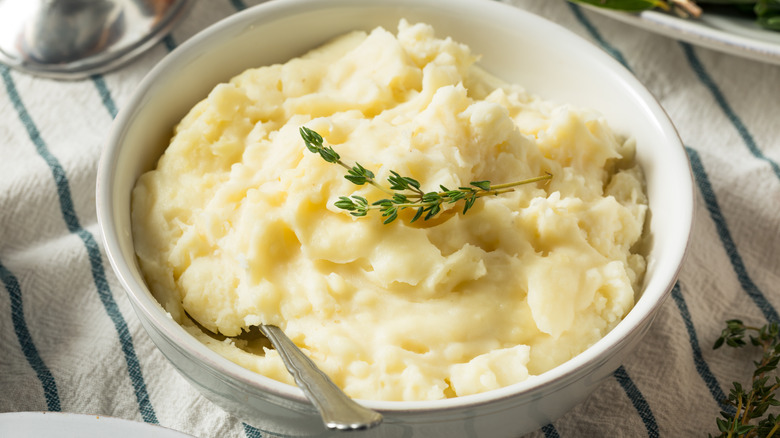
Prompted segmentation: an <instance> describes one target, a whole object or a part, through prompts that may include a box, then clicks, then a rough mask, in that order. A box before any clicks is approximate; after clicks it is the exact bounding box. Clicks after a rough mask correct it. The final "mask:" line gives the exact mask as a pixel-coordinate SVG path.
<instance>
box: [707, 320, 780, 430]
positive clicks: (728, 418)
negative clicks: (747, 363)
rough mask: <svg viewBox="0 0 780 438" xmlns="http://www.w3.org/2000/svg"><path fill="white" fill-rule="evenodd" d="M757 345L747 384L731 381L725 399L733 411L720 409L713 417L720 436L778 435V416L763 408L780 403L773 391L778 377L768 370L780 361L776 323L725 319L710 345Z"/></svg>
mask: <svg viewBox="0 0 780 438" xmlns="http://www.w3.org/2000/svg"><path fill="white" fill-rule="evenodd" d="M746 336H747V338H748V339H749V342H750V344H751V345H753V346H755V347H759V348H760V349H761V351H762V355H761V360H759V361H755V362H754V365H755V367H756V369H755V370H754V371H753V377H752V380H751V387H750V388H749V389H748V388H745V387H743V386H742V384H740V383H739V382H734V383H733V387H732V389H731V391H730V392H729V395H728V399H727V400H725V402H726V403H727V404H728V405H730V406H733V407H734V408H735V409H734V412H721V413H720V415H721V416H720V417H718V418H717V419H716V423H717V426H718V431H719V432H720V435H716V436H717V437H722V438H732V437H740V438H753V437H766V438H768V437H772V436H780V434H778V430H780V416H777V415H775V414H772V413H770V414H768V415H767V416H766V418H764V415H766V414H767V411H768V410H769V409H770V408H772V407H776V406H780V400H777V399H776V398H775V393H776V391H777V390H778V389H780V377H777V376H774V377H771V376H770V375H769V374H770V373H772V372H773V371H775V370H776V369H777V366H778V363H780V327H778V324H777V323H770V324H767V325H764V326H763V327H752V326H748V325H745V324H744V323H743V322H742V321H741V320H738V319H732V320H729V321H726V328H724V329H723V331H722V332H721V335H720V337H719V338H718V339H717V340H716V341H715V345H714V346H713V348H714V349H717V348H720V347H721V346H723V345H727V346H729V347H734V348H741V347H744V346H745V345H747V344H748V341H746V340H745V337H746Z"/></svg>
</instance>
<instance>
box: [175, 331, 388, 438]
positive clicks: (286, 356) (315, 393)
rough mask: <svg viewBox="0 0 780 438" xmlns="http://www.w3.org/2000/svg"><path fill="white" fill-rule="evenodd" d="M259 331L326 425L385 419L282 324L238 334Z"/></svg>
mask: <svg viewBox="0 0 780 438" xmlns="http://www.w3.org/2000/svg"><path fill="white" fill-rule="evenodd" d="M190 319H191V320H192V321H193V322H194V323H195V324H196V325H198V326H199V327H200V328H201V329H202V330H205V331H208V332H211V333H214V332H212V331H211V330H209V329H207V328H205V327H204V326H203V325H201V324H199V323H198V321H196V320H195V318H193V317H192V316H190ZM256 331H259V332H260V333H262V334H263V335H265V337H267V338H268V340H269V341H271V344H272V345H273V346H274V348H275V349H276V351H278V352H279V356H281V358H282V361H283V362H284V366H285V367H287V371H289V372H290V374H291V375H292V376H293V379H294V380H295V383H296V384H297V385H298V387H299V388H301V390H302V391H303V393H304V394H305V395H306V398H308V399H309V401H311V402H312V404H313V405H314V407H315V408H317V411H319V413H320V416H321V417H322V421H323V423H325V427H327V428H328V429H334V430H364V429H370V428H372V427H374V426H378V425H379V423H381V422H382V414H380V413H379V412H376V411H373V410H371V409H368V408H366V407H364V406H362V405H360V404H358V403H357V402H355V401H354V400H352V399H351V398H349V396H348V395H346V394H345V393H344V391H342V390H341V388H339V387H338V386H336V384H335V383H333V381H332V380H330V378H329V377H328V376H327V375H326V374H325V373H323V372H322V370H320V369H319V368H317V365H315V364H314V362H313V361H312V360H311V359H309V357H308V356H306V355H305V354H303V351H301V349H300V348H298V346H297V345H295V343H294V342H293V341H292V340H291V339H290V338H289V337H287V335H286V334H284V331H283V330H282V329H280V328H279V327H277V326H275V325H264V324H261V325H259V326H253V327H250V329H249V331H248V332H245V333H243V334H241V335H239V336H237V337H238V338H241V339H244V340H249V339H252V338H255V337H257V336H259V335H260V333H256Z"/></svg>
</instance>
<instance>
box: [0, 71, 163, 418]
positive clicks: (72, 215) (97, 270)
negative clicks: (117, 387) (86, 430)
mask: <svg viewBox="0 0 780 438" xmlns="http://www.w3.org/2000/svg"><path fill="white" fill-rule="evenodd" d="M0 76H2V78H3V82H4V83H5V88H6V90H7V92H8V96H9V97H10V99H11V102H12V104H13V106H14V109H16V112H17V115H18V116H19V119H20V120H21V122H22V124H23V125H24V127H25V129H26V130H27V134H28V136H29V137H30V140H31V141H32V143H33V144H34V145H35V149H36V150H37V152H38V154H39V155H40V156H41V157H42V158H43V159H44V161H45V162H46V163H47V164H48V165H49V168H50V169H51V172H52V175H53V176H54V181H55V183H56V185H57V194H58V196H59V200H60V210H61V212H62V216H63V218H64V220H65V224H66V225H67V227H68V231H70V232H71V233H72V234H76V235H77V236H78V237H79V238H80V239H81V240H82V242H83V243H84V246H85V247H86V250H87V255H88V257H89V262H90V266H91V271H92V277H93V280H94V281H95V286H96V288H97V292H98V295H99V297H100V301H101V302H102V303H103V306H104V308H105V310H106V313H107V314H108V316H109V318H110V319H111V321H112V322H113V323H114V327H115V328H116V331H117V334H118V335H119V342H120V345H121V347H122V352H123V353H124V356H125V362H126V363H127V371H128V373H129V374H130V381H131V383H132V385H133V388H134V390H135V395H136V398H137V400H138V407H139V411H140V412H141V416H142V417H143V419H144V421H146V422H147V423H157V416H156V415H155V412H154V408H153V407H152V404H151V401H150V400H149V395H148V393H147V391H146V384H145V383H144V378H143V375H142V373H141V368H140V365H139V363H138V357H137V356H136V354H135V348H134V347H133V339H132V336H131V335H130V331H129V329H128V327H127V322H126V321H125V319H124V317H123V316H122V312H121V311H120V310H119V307H118V306H117V304H116V301H115V300H114V297H113V295H112V294H111V289H110V287H109V286H108V282H107V281H106V274H105V270H104V269H103V261H102V257H101V254H100V247H99V246H98V244H97V242H96V241H95V237H94V236H93V235H92V234H91V233H90V232H88V231H87V230H85V229H83V228H82V227H81V225H80V224H79V221H78V218H77V217H76V211H75V208H74V207H73V200H72V198H71V192H70V184H69V183H68V179H67V177H66V175H65V170H64V169H63V168H62V166H61V165H60V163H59V162H58V161H57V159H56V158H55V157H54V155H52V154H51V152H49V150H48V147H47V146H46V143H45V142H44V140H43V138H42V137H41V135H40V132H39V131H38V128H37V127H36V126H35V123H34V122H33V120H32V118H31V117H30V114H29V113H28V112H27V109H26V108H25V106H24V103H23V102H22V99H21V97H20V95H19V93H18V91H17V89H16V85H15V84H14V81H13V78H12V77H11V73H10V70H9V68H8V67H6V66H0Z"/></svg>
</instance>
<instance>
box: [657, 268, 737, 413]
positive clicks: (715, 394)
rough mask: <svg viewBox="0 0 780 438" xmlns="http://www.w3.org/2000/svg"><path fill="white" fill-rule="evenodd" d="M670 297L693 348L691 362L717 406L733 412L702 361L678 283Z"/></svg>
mask: <svg viewBox="0 0 780 438" xmlns="http://www.w3.org/2000/svg"><path fill="white" fill-rule="evenodd" d="M672 298H674V302H675V304H677V309H678V310H679V311H680V316H682V319H683V322H684V323H685V329H686V330H687V331H688V342H689V343H690V344H691V350H693V363H694V365H695V366H696V371H697V372H698V373H699V376H701V378H702V380H704V384H705V385H707V389H709V390H710V394H712V398H713V399H715V402H716V403H718V406H720V408H721V409H722V410H723V411H725V412H728V413H730V414H733V413H734V406H731V405H730V404H728V403H726V394H725V393H724V392H723V389H722V388H721V387H720V384H719V383H718V379H716V378H715V375H714V374H712V371H711V370H710V367H709V365H707V362H705V361H704V357H703V356H702V353H701V346H700V345H699V338H698V336H697V335H696V329H695V328H694V326H693V319H692V318H691V313H690V312H689V311H688V304H687V303H686V302H685V297H683V294H682V288H681V287H680V283H679V282H677V283H675V285H674V287H673V288H672Z"/></svg>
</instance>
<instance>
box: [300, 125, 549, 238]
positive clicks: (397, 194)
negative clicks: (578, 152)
mask: <svg viewBox="0 0 780 438" xmlns="http://www.w3.org/2000/svg"><path fill="white" fill-rule="evenodd" d="M300 134H301V137H302V138H303V141H304V143H305V144H306V148H307V149H308V150H309V151H310V152H312V153H315V154H319V155H320V157H322V159H323V160H325V161H327V162H328V163H334V164H338V165H340V166H341V167H343V168H345V169H346V170H347V174H346V175H344V178H346V179H347V180H348V181H349V182H351V183H353V184H355V185H358V186H361V185H365V184H370V185H372V186H374V187H376V188H377V189H379V190H381V191H383V192H384V193H386V194H387V195H389V196H390V197H389V198H384V199H380V200H378V201H375V202H372V203H369V201H368V200H367V199H366V198H364V197H362V196H360V195H352V196H349V197H348V196H340V197H339V200H338V201H336V202H335V204H334V205H335V206H336V207H338V208H340V209H342V210H346V211H348V212H349V213H350V214H351V215H352V216H356V217H362V216H366V215H367V214H368V212H369V210H379V211H380V212H381V214H382V216H383V217H384V218H385V220H384V223H385V224H389V223H390V222H393V221H394V220H395V219H396V218H398V212H399V211H401V210H405V209H408V208H412V209H415V210H416V212H415V214H414V217H413V218H412V219H411V221H410V222H414V221H416V220H417V219H419V218H421V217H422V218H423V220H428V219H431V218H432V217H434V216H436V215H437V214H438V213H440V212H441V211H442V208H443V206H444V205H446V204H454V203H456V202H458V201H464V205H463V213H464V214H465V213H466V212H467V211H469V209H471V207H472V206H473V205H474V202H475V201H476V200H477V198H481V197H483V196H488V195H500V194H502V193H507V192H511V191H512V190H514V188H515V187H517V186H520V185H523V184H530V183H534V182H537V181H543V180H549V179H551V178H552V174H550V173H546V174H545V175H541V176H537V177H534V178H528V179H524V180H522V181H516V182H512V183H507V184H497V185H492V184H491V183H490V181H472V182H471V183H470V185H469V186H466V187H458V188H457V189H449V188H447V187H445V186H443V185H440V186H439V189H440V191H433V192H425V191H423V190H422V189H421V184H420V182H419V181H417V180H416V179H414V178H411V177H408V176H401V175H400V174H399V173H398V172H396V171H394V170H391V171H390V176H389V177H388V178H387V181H388V182H389V183H390V187H385V186H383V185H382V184H379V183H378V182H377V181H376V180H375V175H374V173H373V172H372V171H370V170H368V169H366V168H365V167H363V166H361V165H360V163H355V164H354V165H349V164H347V163H345V162H344V161H342V160H341V156H340V155H339V154H338V152H336V151H335V150H333V147H332V146H325V145H324V144H323V143H324V140H323V138H322V136H321V135H320V134H318V133H317V132H316V131H314V130H312V129H309V128H307V127H305V126H302V127H301V128H300Z"/></svg>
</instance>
